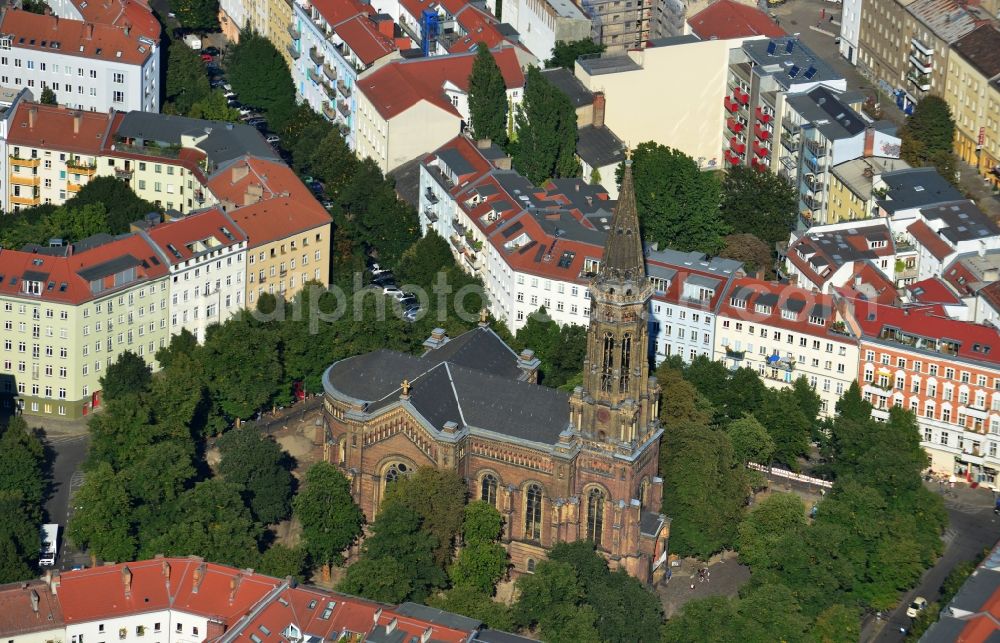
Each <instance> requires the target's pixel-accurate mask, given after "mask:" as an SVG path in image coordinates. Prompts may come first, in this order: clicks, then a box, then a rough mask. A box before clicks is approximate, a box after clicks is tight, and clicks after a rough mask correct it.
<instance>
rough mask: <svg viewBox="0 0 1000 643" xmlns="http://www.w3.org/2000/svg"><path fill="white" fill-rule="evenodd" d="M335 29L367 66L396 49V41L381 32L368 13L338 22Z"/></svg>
mask: <svg viewBox="0 0 1000 643" xmlns="http://www.w3.org/2000/svg"><path fill="white" fill-rule="evenodd" d="M334 31H336V33H337V35H338V36H340V38H341V40H343V41H344V42H345V43H346V44H347V46H348V47H350V48H351V51H353V52H354V55H355V56H357V57H358V60H360V61H361V62H362V63H363V64H364V65H365V66H368V65H372V64H374V63H375V61H376V60H379V59H380V58H383V57H385V56H388V55H389V54H391V53H392V52H394V51H396V43H395V42H394V41H393V40H392V39H391V38H387V37H386V36H384V35H383V34H382V33H381V32H379V30H378V28H377V27H376V26H375V23H373V22H372V20H371V18H369V17H368V15H367V14H363V15H357V16H354V17H353V18H348V19H347V20H344V21H343V22H340V23H338V24H337V25H336V26H335V27H334Z"/></svg>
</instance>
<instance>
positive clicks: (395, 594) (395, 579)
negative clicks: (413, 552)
mask: <svg viewBox="0 0 1000 643" xmlns="http://www.w3.org/2000/svg"><path fill="white" fill-rule="evenodd" d="M337 591H338V592H344V593H345V594H353V595H355V596H361V597H364V598H367V599H369V600H373V601H379V602H381V603H402V602H403V601H405V600H408V599H409V598H410V597H411V596H412V595H413V593H414V590H413V581H412V580H411V578H410V570H409V569H407V568H406V565H405V564H404V563H402V562H400V561H398V560H395V559H393V558H362V559H361V560H359V561H358V562H356V563H354V564H353V565H351V566H350V567H348V568H347V573H346V574H344V579H343V580H341V581H340V584H339V585H337Z"/></svg>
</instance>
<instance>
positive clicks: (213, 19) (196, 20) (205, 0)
mask: <svg viewBox="0 0 1000 643" xmlns="http://www.w3.org/2000/svg"><path fill="white" fill-rule="evenodd" d="M170 6H171V8H173V10H174V13H176V14H177V19H178V20H179V21H180V23H181V24H182V25H184V26H185V27H187V28H188V29H191V30H193V31H198V32H208V31H218V30H219V0H173V2H172V3H171V4H170ZM240 40H241V42H242V38H241V39H240Z"/></svg>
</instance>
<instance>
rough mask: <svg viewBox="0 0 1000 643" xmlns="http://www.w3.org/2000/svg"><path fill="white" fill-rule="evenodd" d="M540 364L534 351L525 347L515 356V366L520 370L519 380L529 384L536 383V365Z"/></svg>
mask: <svg viewBox="0 0 1000 643" xmlns="http://www.w3.org/2000/svg"><path fill="white" fill-rule="evenodd" d="M541 365H542V360H540V359H538V358H537V357H535V351H533V350H531V349H530V348H525V349H524V350H523V351H521V354H520V355H518V356H517V368H518V369H519V370H520V371H521V378H520V379H521V381H522V382H528V383H529V384H537V383H538V367H539V366H541Z"/></svg>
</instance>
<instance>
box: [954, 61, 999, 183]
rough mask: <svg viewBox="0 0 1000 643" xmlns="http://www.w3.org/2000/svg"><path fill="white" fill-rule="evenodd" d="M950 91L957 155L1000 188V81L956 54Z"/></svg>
mask: <svg viewBox="0 0 1000 643" xmlns="http://www.w3.org/2000/svg"><path fill="white" fill-rule="evenodd" d="M946 87H947V90H946V91H945V92H944V98H945V100H946V101H947V102H948V106H949V107H951V113H952V116H953V117H954V119H955V153H956V154H958V156H959V157H961V159H962V160H963V161H965V162H966V163H968V164H969V165H972V166H973V167H974V168H976V169H977V170H978V171H979V173H980V174H981V175H982V176H983V177H984V178H985V179H986V180H988V181H989V182H990V183H992V184H993V185H994V186H997V187H1000V174H998V170H997V168H998V167H1000V81H997V80H994V81H993V82H990V79H988V78H986V77H984V76H983V74H982V73H981V72H980V71H979V70H977V69H976V68H975V67H973V66H972V65H970V64H969V63H968V62H966V60H965V59H964V58H962V56H959V55H957V54H956V55H952V56H949V57H948V76H947V80H946ZM980 141H982V144H980Z"/></svg>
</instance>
